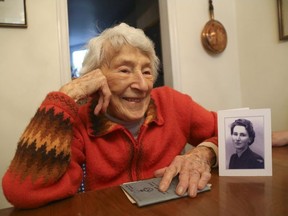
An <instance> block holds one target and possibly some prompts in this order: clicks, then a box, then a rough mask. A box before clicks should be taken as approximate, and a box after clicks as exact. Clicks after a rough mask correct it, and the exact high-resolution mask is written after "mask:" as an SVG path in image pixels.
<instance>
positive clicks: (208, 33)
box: [201, 0, 227, 54]
mask: <svg viewBox="0 0 288 216" xmlns="http://www.w3.org/2000/svg"><path fill="white" fill-rule="evenodd" d="M209 15H210V20H209V21H208V22H207V23H206V24H205V26H204V28H203V30H202V33H201V42H202V45H203V47H204V49H205V50H206V51H207V52H208V53H210V54H219V53H222V52H223V51H224V50H225V48H226V46H227V33H226V30H225V28H224V26H223V25H222V24H221V23H220V22H219V21H217V20H215V19H214V8H213V3H212V0H209Z"/></svg>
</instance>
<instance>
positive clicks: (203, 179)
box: [155, 147, 211, 197]
mask: <svg viewBox="0 0 288 216" xmlns="http://www.w3.org/2000/svg"><path fill="white" fill-rule="evenodd" d="M208 151H209V152H208ZM208 151H207V149H206V147H198V148H194V149H193V150H191V151H190V152H189V153H187V154H185V155H178V156H176V157H175V158H174V160H173V161H172V163H171V164H170V165H169V166H168V167H164V168H162V169H159V170H157V171H155V176H156V177H162V179H161V181H160V185H159V190H160V191H163V192H164V191H166V190H167V189H168V188H169V186H170V183H171V181H172V179H173V178H174V177H175V176H177V175H178V178H179V183H178V185H177V188H176V193H177V194H178V195H180V196H181V195H183V194H184V193H185V192H188V195H189V196H190V197H196V196H197V190H198V189H200V190H201V189H203V188H204V187H205V186H206V185H207V184H208V182H209V180H210V179H211V173H210V171H211V163H210V161H211V158H210V156H209V154H210V155H211V151H210V150H209V149H208Z"/></svg>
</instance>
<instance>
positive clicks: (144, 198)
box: [120, 177, 211, 207]
mask: <svg viewBox="0 0 288 216" xmlns="http://www.w3.org/2000/svg"><path fill="white" fill-rule="evenodd" d="M160 181H161V178H152V179H146V180H141V181H135V182H128V183H124V184H122V185H120V186H121V188H122V190H123V191H124V193H125V194H126V196H127V198H128V199H129V200H130V201H131V202H132V203H136V204H137V205H138V206H139V207H142V206H146V205H151V204H155V203H160V202H164V201H168V200H173V199H178V198H181V197H186V196H188V193H187V192H186V193H185V194H184V195H183V196H179V195H177V194H176V192H175V190H176V187H177V184H178V177H176V178H174V179H173V180H172V182H171V184H170V187H169V189H168V190H167V191H166V192H161V191H159V189H158V186H159V183H160ZM209 190H211V184H208V185H206V187H205V188H204V189H202V190H198V193H201V192H205V191H209Z"/></svg>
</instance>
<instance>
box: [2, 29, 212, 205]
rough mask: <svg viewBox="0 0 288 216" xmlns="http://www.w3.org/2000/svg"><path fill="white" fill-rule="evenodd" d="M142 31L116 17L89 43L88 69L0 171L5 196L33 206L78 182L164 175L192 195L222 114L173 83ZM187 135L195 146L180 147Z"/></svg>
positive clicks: (45, 111)
mask: <svg viewBox="0 0 288 216" xmlns="http://www.w3.org/2000/svg"><path fill="white" fill-rule="evenodd" d="M158 64H159V60H158V58H157V57H156V55H155V51H154V46H153V43H152V42H151V41H150V39H148V38H147V37H146V36H145V34H144V33H143V31H142V30H140V29H135V28H133V27H130V26H128V25H126V24H120V25H117V26H115V27H113V28H110V29H107V30H105V31H104V32H103V33H102V34H101V35H100V36H98V37H95V38H93V39H92V40H91V41H90V42H89V44H88V53H87V55H86V57H85V60H84V63H83V68H82V76H81V77H80V78H78V79H75V80H73V81H71V82H69V83H67V84H65V85H64V86H62V87H61V88H60V90H59V91H57V92H51V93H49V94H48V95H47V97H46V98H45V100H44V101H43V103H42V104H41V106H40V108H39V109H38V111H37V112H36V114H35V116H34V117H33V118H32V120H31V122H30V124H29V125H28V126H27V128H26V130H25V131H24V133H23V135H22V136H21V138H20V140H19V143H18V147H17V151H16V154H15V156H14V159H13V161H12V162H11V165H10V167H9V169H8V171H7V172H6V174H5V176H4V178H3V184H2V185H3V191H4V194H5V195H6V197H7V199H8V200H9V201H10V202H11V203H12V204H13V205H14V206H16V207H19V208H34V207H38V206H41V205H45V204H47V203H49V202H51V201H55V200H60V199H63V198H66V197H69V196H72V195H74V194H76V193H77V192H78V191H79V190H80V191H88V190H97V189H101V188H105V187H110V186H116V185H119V184H121V183H124V182H129V181H136V180H141V179H147V178H152V177H155V176H156V177H162V180H161V182H160V185H159V189H160V190H162V191H166V190H167V189H168V187H169V185H170V182H171V180H172V179H173V178H174V177H175V176H178V178H179V184H178V186H177V188H176V192H177V193H178V194H179V195H182V194H184V193H185V192H186V191H188V193H189V195H190V196H191V197H195V196H196V193H197V189H202V188H204V187H205V185H206V184H207V183H208V181H209V180H210V178H211V174H210V168H211V166H213V165H215V164H216V160H217V159H216V158H217V155H216V153H217V137H216V135H217V128H216V125H217V123H216V115H215V113H214V112H209V111H207V110H206V109H204V108H203V107H201V106H200V105H198V104H197V103H195V102H194V101H193V100H192V99H191V98H190V97H189V96H188V95H184V94H181V93H180V92H177V91H175V90H173V89H171V88H169V87H160V88H155V89H153V83H154V82H155V80H156V79H157V69H158ZM186 143H190V144H191V145H193V146H195V148H193V149H192V150H190V151H189V152H187V153H186V154H185V155H181V154H180V153H181V151H182V150H183V148H184V146H185V144H186Z"/></svg>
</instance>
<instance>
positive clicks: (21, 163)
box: [9, 108, 72, 184]
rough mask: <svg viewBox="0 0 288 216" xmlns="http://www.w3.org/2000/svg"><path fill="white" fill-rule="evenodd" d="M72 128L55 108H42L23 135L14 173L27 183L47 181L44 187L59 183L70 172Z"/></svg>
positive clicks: (68, 121) (14, 163) (12, 168)
mask: <svg viewBox="0 0 288 216" xmlns="http://www.w3.org/2000/svg"><path fill="white" fill-rule="evenodd" d="M71 141H72V125H71V122H70V119H69V118H67V119H64V117H63V113H55V110H54V108H51V109H49V110H48V111H46V110H45V109H42V110H40V109H38V111H37V113H36V114H35V116H34V118H33V119H32V120H31V122H30V123H29V125H28V126H27V128H26V130H25V131H24V133H23V135H22V136H21V138H20V140H19V142H18V147H17V151H16V154H15V156H14V159H13V161H12V163H11V165H10V169H9V170H10V171H11V172H13V173H14V174H15V175H16V176H18V173H22V175H21V176H18V177H20V178H21V179H22V180H24V179H25V178H26V177H27V176H31V177H32V181H33V182H34V181H36V180H38V179H39V178H41V179H44V184H45V183H49V182H51V181H57V180H58V179H59V178H60V177H61V176H62V175H63V174H64V173H65V171H66V168H67V166H68V164H69V161H70V154H71V150H70V145H71Z"/></svg>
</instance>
